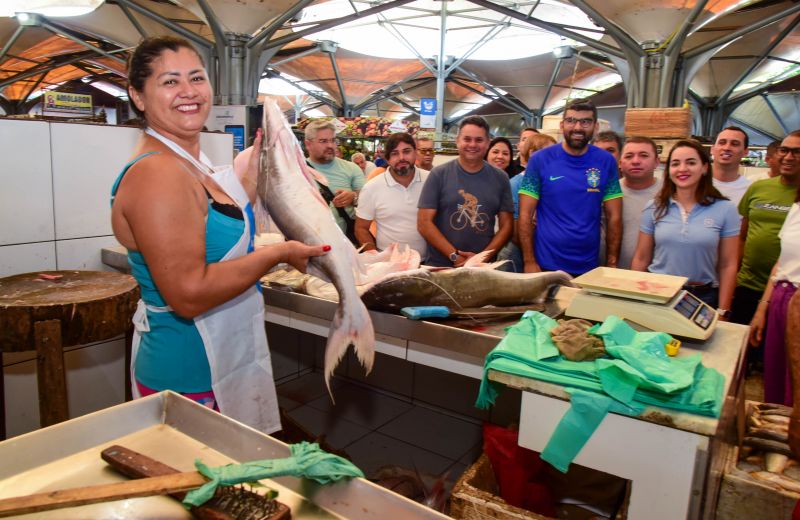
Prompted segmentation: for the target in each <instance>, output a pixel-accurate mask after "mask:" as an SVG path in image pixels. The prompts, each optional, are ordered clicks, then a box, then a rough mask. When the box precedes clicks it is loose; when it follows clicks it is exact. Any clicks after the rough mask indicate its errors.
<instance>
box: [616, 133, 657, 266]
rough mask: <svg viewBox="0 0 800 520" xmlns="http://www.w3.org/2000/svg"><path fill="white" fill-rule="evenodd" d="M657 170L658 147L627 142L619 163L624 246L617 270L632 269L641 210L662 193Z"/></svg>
mask: <svg viewBox="0 0 800 520" xmlns="http://www.w3.org/2000/svg"><path fill="white" fill-rule="evenodd" d="M657 167H658V153H657V151H656V144H655V143H654V142H653V140H652V139H650V138H647V137H631V138H629V139H628V140H627V141H625V146H623V147H622V154H621V156H620V159H619V171H620V173H621V174H622V181H621V182H620V187H621V188H622V194H623V199H622V201H623V202H622V244H621V245H620V250H619V261H618V262H617V267H619V268H620V269H630V268H631V261H632V260H633V255H634V253H636V244H637V242H638V240H639V220H640V218H641V216H642V210H643V209H644V207H645V206H646V205H647V203H648V202H650V201H651V200H653V198H655V196H656V195H657V194H658V191H659V190H660V189H661V181H660V180H659V179H656V178H655V170H656V168H657Z"/></svg>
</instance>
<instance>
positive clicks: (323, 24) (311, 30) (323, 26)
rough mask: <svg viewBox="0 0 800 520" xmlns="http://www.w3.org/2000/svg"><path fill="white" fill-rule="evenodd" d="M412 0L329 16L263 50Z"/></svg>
mask: <svg viewBox="0 0 800 520" xmlns="http://www.w3.org/2000/svg"><path fill="white" fill-rule="evenodd" d="M413 1H414V0H392V1H390V2H386V3H384V4H380V5H376V6H375V7H370V8H369V9H364V10H363V11H361V12H359V13H353V14H349V15H347V16H342V17H340V18H331V19H330V20H325V21H322V22H320V23H318V24H317V25H315V26H313V27H309V28H308V29H303V30H302V31H297V32H296V33H292V34H287V35H286V36H281V37H280V38H276V39H274V40H270V41H269V42H268V43H267V44H266V45H265V46H264V50H266V49H272V48H274V47H283V46H284V45H286V44H287V43H291V42H293V41H295V40H299V39H300V38H305V37H306V36H308V35H309V34H314V33H317V32H320V31H324V30H325V29H330V28H331V27H336V26H337V25H342V24H345V23H347V22H352V21H353V20H357V19H359V18H361V17H364V16H371V15H373V14H378V13H382V12H384V11H386V10H388V9H393V8H395V7H400V6H401V5H405V4H408V3H411V2H413Z"/></svg>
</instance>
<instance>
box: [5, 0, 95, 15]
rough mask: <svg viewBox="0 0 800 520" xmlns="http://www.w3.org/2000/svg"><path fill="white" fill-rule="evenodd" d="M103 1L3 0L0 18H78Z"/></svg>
mask: <svg viewBox="0 0 800 520" xmlns="http://www.w3.org/2000/svg"><path fill="white" fill-rule="evenodd" d="M103 2H105V0H3V1H2V2H1V4H2V5H0V16H14V15H15V14H16V13H36V14H41V15H43V16H53V17H59V16H80V15H83V14H88V13H91V12H92V11H94V10H95V9H97V8H98V7H100V6H101V5H103Z"/></svg>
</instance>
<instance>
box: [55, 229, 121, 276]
mask: <svg viewBox="0 0 800 520" xmlns="http://www.w3.org/2000/svg"><path fill="white" fill-rule="evenodd" d="M116 246H119V242H117V239H116V238H114V237H113V236H103V237H93V238H76V239H73V240H58V241H57V242H56V258H57V259H58V269H79V270H83V271H116V269H114V268H113V267H109V266H107V265H105V264H104V263H103V261H102V259H101V258H100V250H101V249H102V248H104V247H116Z"/></svg>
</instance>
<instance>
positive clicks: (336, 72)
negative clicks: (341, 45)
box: [327, 49, 348, 117]
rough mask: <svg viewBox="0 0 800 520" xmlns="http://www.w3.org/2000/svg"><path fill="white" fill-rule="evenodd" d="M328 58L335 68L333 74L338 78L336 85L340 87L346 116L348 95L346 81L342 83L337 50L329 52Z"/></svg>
mask: <svg viewBox="0 0 800 520" xmlns="http://www.w3.org/2000/svg"><path fill="white" fill-rule="evenodd" d="M327 54H328V58H330V60H331V67H332V68H333V76H334V77H335V78H336V87H337V88H338V89H339V95H340V96H341V98H342V103H341V105H342V115H343V116H345V117H348V116H347V113H348V107H347V95H346V93H345V90H344V83H342V75H341V73H340V72H339V65H338V64H337V63H336V50H335V49H334V50H333V51H332V52H327Z"/></svg>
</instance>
